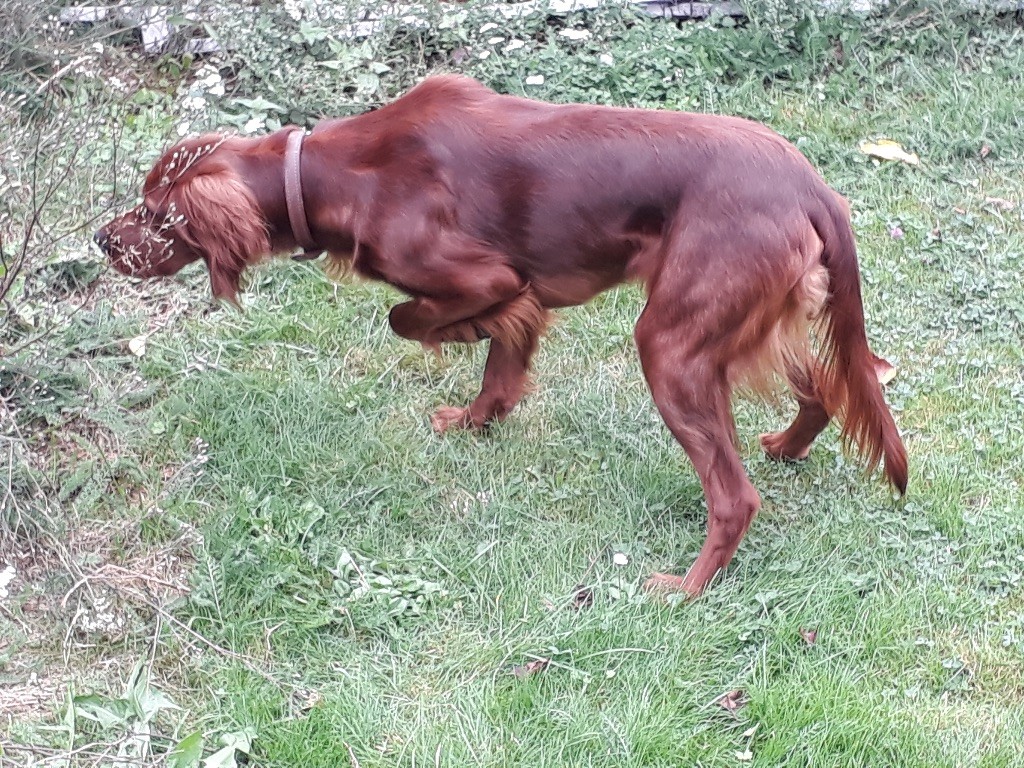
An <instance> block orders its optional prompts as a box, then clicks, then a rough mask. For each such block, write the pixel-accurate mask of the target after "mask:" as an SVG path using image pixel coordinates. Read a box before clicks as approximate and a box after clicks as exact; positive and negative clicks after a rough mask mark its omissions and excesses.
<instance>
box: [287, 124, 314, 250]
mask: <svg viewBox="0 0 1024 768" xmlns="http://www.w3.org/2000/svg"><path fill="white" fill-rule="evenodd" d="M305 136H306V131H304V130H302V129H301V128H296V129H295V130H293V131H292V132H291V133H289V134H288V145H287V146H286V148H285V152H284V201H285V205H286V206H287V208H288V223H289V224H290V225H291V228H292V235H293V236H294V237H295V242H296V243H297V244H298V245H299V247H300V248H302V249H303V250H304V251H305V254H303V255H305V256H307V257H309V258H312V256H309V255H310V254H317V253H319V250H318V249H317V247H316V243H314V242H313V235H312V233H310V231H309V221H308V220H307V219H306V207H305V205H303V203H302V173H301V170H300V168H299V155H300V153H301V152H302V140H303V139H304V138H305Z"/></svg>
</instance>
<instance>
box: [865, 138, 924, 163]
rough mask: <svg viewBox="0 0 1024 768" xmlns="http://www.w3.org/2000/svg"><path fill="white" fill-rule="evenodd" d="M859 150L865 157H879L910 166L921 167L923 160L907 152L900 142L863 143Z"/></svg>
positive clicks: (886, 140)
mask: <svg viewBox="0 0 1024 768" xmlns="http://www.w3.org/2000/svg"><path fill="white" fill-rule="evenodd" d="M859 149H860V151H861V152H863V153H864V154H865V155H869V156H871V157H877V158H879V159H880V160H899V161H900V162H903V163H908V164H910V165H920V164H921V159H920V158H919V157H918V156H917V154H916V153H914V152H907V150H905V149H904V148H903V147H901V146H900V145H899V143H898V142H895V141H893V140H892V139H879V140H878V141H862V142H861V143H860V145H859Z"/></svg>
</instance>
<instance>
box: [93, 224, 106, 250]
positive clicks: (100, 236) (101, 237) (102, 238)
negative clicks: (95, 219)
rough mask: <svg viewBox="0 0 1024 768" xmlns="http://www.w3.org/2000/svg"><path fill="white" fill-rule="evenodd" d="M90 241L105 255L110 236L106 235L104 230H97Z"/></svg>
mask: <svg viewBox="0 0 1024 768" xmlns="http://www.w3.org/2000/svg"><path fill="white" fill-rule="evenodd" d="M92 241H93V242H94V243H96V245H98V246H99V248H100V250H101V251H103V252H104V253H106V252H107V245H108V244H109V243H110V235H109V234H107V230H106V229H97V230H96V234H94V235H93V236H92Z"/></svg>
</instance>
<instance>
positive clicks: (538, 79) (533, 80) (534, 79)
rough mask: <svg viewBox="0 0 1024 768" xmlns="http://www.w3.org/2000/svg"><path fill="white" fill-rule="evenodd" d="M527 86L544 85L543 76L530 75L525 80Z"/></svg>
mask: <svg viewBox="0 0 1024 768" xmlns="http://www.w3.org/2000/svg"><path fill="white" fill-rule="evenodd" d="M526 84H527V85H544V75H530V76H529V77H527V78H526Z"/></svg>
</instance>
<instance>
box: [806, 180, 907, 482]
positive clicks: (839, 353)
mask: <svg viewBox="0 0 1024 768" xmlns="http://www.w3.org/2000/svg"><path fill="white" fill-rule="evenodd" d="M828 203H829V205H828V206H827V207H828V216H827V218H826V219H823V220H822V221H820V222H819V221H816V222H814V224H815V229H817V230H818V234H819V236H821V238H822V241H823V243H824V250H823V253H822V263H823V264H824V266H825V268H826V269H827V270H828V275H829V298H828V301H827V304H826V306H825V313H824V315H823V317H822V326H823V327H822V329H821V332H820V336H819V340H820V342H821V358H820V361H819V363H820V364H819V366H818V369H817V372H816V376H815V378H816V379H817V382H816V383H817V385H818V390H819V392H820V394H821V397H822V399H823V401H824V404H825V408H826V410H827V411H828V412H829V413H831V414H833V415H835V416H837V417H838V419H839V421H840V423H841V425H842V426H841V434H842V439H843V442H844V444H845V445H847V446H849V445H850V444H852V445H853V446H855V447H856V449H857V452H858V453H859V454H860V455H861V456H863V457H864V459H865V460H866V461H867V464H868V467H869V469H870V470H874V469H875V468H876V467H877V466H878V465H879V463H881V462H882V461H883V460H884V462H885V476H886V477H887V478H888V480H889V482H890V483H891V484H892V486H893V487H894V488H895V489H896V490H897V491H899V492H900V493H901V494H903V493H906V490H907V452H906V449H905V448H904V446H903V441H902V440H901V439H900V435H899V431H898V430H897V429H896V423H895V422H894V421H893V418H892V414H891V413H890V412H889V408H888V406H886V404H885V398H884V397H883V395H882V387H881V385H880V384H879V373H878V368H877V364H876V360H878V358H876V357H875V356H874V355H873V354H872V353H871V350H870V349H869V348H868V340H867V334H866V331H865V329H864V306H863V304H862V302H861V293H860V270H859V268H858V266H857V246H856V243H855V241H854V237H853V230H852V228H851V226H850V219H849V211H848V208H847V206H846V203H845V201H844V200H843V199H842V198H840V197H839V196H838V195H837V196H836V197H835V199H834V202H833V200H829V201H828Z"/></svg>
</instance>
